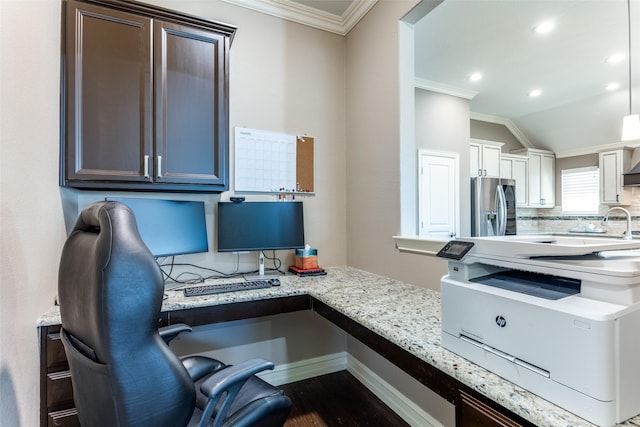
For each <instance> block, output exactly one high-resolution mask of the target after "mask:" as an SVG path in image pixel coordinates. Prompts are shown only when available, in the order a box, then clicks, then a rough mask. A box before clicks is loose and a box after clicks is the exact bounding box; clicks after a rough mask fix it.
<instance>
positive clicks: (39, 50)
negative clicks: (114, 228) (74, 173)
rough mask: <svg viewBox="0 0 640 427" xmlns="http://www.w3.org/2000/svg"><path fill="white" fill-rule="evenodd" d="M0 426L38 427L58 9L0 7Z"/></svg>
mask: <svg viewBox="0 0 640 427" xmlns="http://www.w3.org/2000/svg"><path fill="white" fill-rule="evenodd" d="M0 43H1V44H0V61H1V64H0V148H1V150H0V212H1V213H0V242H1V245H2V246H1V247H2V252H1V254H0V425H3V426H35V425H38V419H39V413H38V412H39V411H38V410H37V402H38V400H39V383H38V363H39V358H38V348H37V342H38V341H37V338H38V337H37V335H36V327H35V326H36V319H37V318H38V316H40V314H42V313H43V312H44V311H45V310H46V309H47V307H49V306H51V305H52V303H53V298H54V295H55V293H56V291H55V289H56V277H57V269H58V257H59V254H60V248H61V246H62V243H63V241H64V237H65V229H64V221H63V218H62V208H61V201H60V193H59V191H58V132H59V126H58V120H59V109H58V99H59V95H58V94H59V75H60V3H59V2H57V1H49V0H43V1H39V0H32V1H7V0H2V1H0Z"/></svg>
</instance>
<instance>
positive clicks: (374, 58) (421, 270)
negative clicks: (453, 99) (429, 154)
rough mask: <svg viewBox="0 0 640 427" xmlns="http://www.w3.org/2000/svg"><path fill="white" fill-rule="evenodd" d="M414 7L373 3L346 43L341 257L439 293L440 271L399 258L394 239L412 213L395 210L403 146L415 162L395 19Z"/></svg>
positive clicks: (401, 0)
mask: <svg viewBox="0 0 640 427" xmlns="http://www.w3.org/2000/svg"><path fill="white" fill-rule="evenodd" d="M417 3H418V1H417V0H398V1H382V2H379V3H378V4H377V5H376V7H374V8H373V9H372V10H371V11H370V12H369V13H368V14H367V15H366V16H365V17H364V19H363V20H362V21H361V22H360V23H359V24H358V25H357V26H356V27H355V28H354V29H353V30H352V31H351V32H350V33H349V34H348V35H347V85H346V87H347V124H348V125H347V165H348V168H347V236H348V238H347V245H348V252H347V254H348V264H349V265H352V266H354V267H358V268H362V269H364V270H368V271H371V272H374V273H378V274H382V275H385V276H390V277H394V278H397V279H400V280H403V281H405V282H409V283H413V284H417V285H421V286H424V287H428V288H431V289H439V288H440V277H442V276H443V275H444V274H445V272H446V263H445V262H444V261H442V260H441V259H437V258H434V257H426V256H422V255H415V254H409V253H400V252H399V251H398V250H397V249H396V248H395V243H394V241H393V239H392V236H396V235H399V234H400V233H401V229H402V217H403V216H404V214H403V213H402V209H407V208H408V209H417V208H416V207H415V205H414V207H411V206H409V205H408V203H405V200H404V199H403V203H402V204H401V203H400V200H401V192H402V191H403V188H401V174H402V169H401V165H402V164H403V163H402V162H403V161H404V162H406V160H405V155H406V153H404V152H403V157H402V160H401V146H402V150H406V149H409V150H411V149H413V150H414V153H413V156H414V157H413V159H414V160H413V161H414V162H417V151H416V147H415V143H412V142H409V143H407V144H403V141H401V137H400V135H401V111H400V102H401V86H400V70H401V64H400V58H401V55H400V28H401V25H400V19H402V17H403V16H404V15H405V14H406V13H407V12H409V11H410V10H411V8H412V7H414V6H415V5H416V4H417ZM403 76H404V74H403ZM410 84H411V85H412V84H413V82H411V83H410ZM402 114H411V115H413V114H414V112H413V111H411V112H407V111H402ZM402 120H406V117H402ZM467 129H468V124H467ZM467 134H468V132H467ZM411 156H412V154H409V155H408V157H409V158H411ZM466 159H468V155H467V157H466ZM409 161H411V160H409ZM464 162H465V158H462V157H461V159H460V164H465V163H464ZM415 179H417V176H416V178H415ZM401 205H402V206H401ZM461 209H463V206H461ZM407 217H410V215H409V216H407ZM414 217H415V215H414Z"/></svg>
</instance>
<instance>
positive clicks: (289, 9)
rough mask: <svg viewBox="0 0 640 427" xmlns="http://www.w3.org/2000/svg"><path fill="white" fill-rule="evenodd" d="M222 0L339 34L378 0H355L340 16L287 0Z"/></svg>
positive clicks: (349, 29) (342, 34)
mask: <svg viewBox="0 0 640 427" xmlns="http://www.w3.org/2000/svg"><path fill="white" fill-rule="evenodd" d="M222 1H224V2H226V3H230V4H233V5H235V6H240V7H244V8H247V9H251V10H255V11H257V12H261V13H265V14H267V15H271V16H275V17H277V18H282V19H286V20H288V21H292V22H296V23H298V24H302V25H307V26H309V27H313V28H317V29H319V30H323V31H328V32H330V33H335V34H339V35H341V36H345V35H347V34H348V33H349V31H351V29H352V28H353V27H355V25H356V24H357V23H358V21H360V19H362V17H363V16H364V15H366V14H367V12H369V10H371V8H372V7H373V6H375V4H376V3H377V2H378V0H355V1H353V2H352V3H351V5H350V6H349V8H348V9H347V10H346V11H345V12H344V14H343V15H342V16H337V15H334V14H332V13H328V12H324V11H322V10H318V9H315V8H312V7H309V6H305V5H303V4H300V3H295V2H292V1H289V0H222Z"/></svg>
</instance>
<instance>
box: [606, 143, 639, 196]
mask: <svg viewBox="0 0 640 427" xmlns="http://www.w3.org/2000/svg"><path fill="white" fill-rule="evenodd" d="M631 154H632V151H631V149H625V148H621V149H619V150H612V151H604V152H602V153H600V156H599V167H600V203H601V204H603V205H629V204H631V189H630V188H629V187H623V186H622V174H623V173H624V172H626V171H627V170H628V169H629V166H630V164H631Z"/></svg>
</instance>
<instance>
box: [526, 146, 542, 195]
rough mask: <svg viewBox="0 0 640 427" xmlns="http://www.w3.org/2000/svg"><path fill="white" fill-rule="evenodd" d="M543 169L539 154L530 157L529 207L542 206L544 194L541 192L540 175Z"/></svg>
mask: <svg viewBox="0 0 640 427" xmlns="http://www.w3.org/2000/svg"><path fill="white" fill-rule="evenodd" d="M541 167H542V156H541V155H539V154H530V155H529V205H530V206H540V199H541V198H542V193H541V191H540V173H541Z"/></svg>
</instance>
